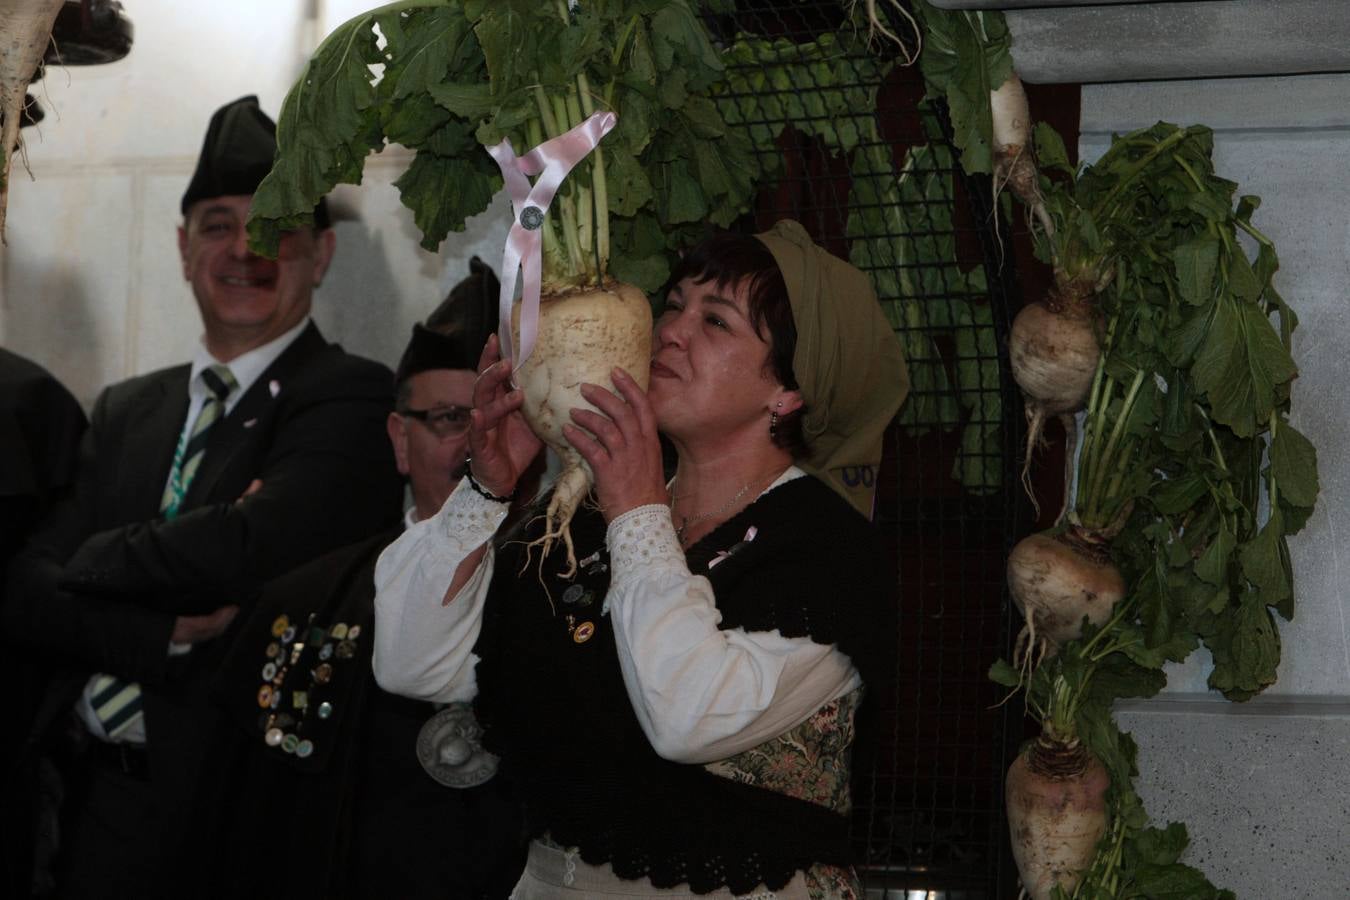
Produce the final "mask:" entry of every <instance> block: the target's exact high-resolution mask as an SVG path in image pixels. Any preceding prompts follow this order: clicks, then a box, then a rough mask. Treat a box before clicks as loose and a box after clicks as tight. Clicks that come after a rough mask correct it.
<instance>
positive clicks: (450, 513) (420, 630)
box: [374, 479, 509, 703]
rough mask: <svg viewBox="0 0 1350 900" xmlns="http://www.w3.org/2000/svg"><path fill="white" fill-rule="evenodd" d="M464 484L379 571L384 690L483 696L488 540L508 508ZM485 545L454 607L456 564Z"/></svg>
mask: <svg viewBox="0 0 1350 900" xmlns="http://www.w3.org/2000/svg"><path fill="white" fill-rule="evenodd" d="M467 481H468V479H463V480H461V481H460V483H459V486H458V487H456V488H455V490H454V491H453V492H452V493H451V494H450V497H449V498H448V499H447V500H446V501H445V505H444V506H443V507H441V510H440V511H439V512H438V513H436V515H435V516H432V517H431V518H430V519H427V520H425V521H423V522H418V523H417V524H415V525H413V526H412V527H411V528H409V529H407V530H406V531H404V532H403V534H402V535H401V536H400V537H399V539H398V540H396V541H394V543H392V544H390V545H389V546H388V547H386V548H385V550H384V552H383V553H381V554H380V558H379V560H378V561H377V562H376V564H375V647H374V668H375V681H376V682H377V683H378V684H379V685H380V687H382V688H384V689H385V690H386V691H389V692H390V693H394V694H402V695H403V696H406V697H413V698H415V699H418V700H429V701H432V702H435V703H450V702H454V701H465V702H467V701H469V700H472V699H473V698H474V696H475V695H476V694H477V693H478V685H477V682H476V680H475V678H474V666H475V665H476V664H477V662H478V658H477V656H475V655H474V653H473V646H474V644H475V643H476V642H477V640H478V633H479V630H480V629H481V627H482V622H483V604H484V602H485V601H486V599H487V592H488V585H489V583H490V582H491V580H492V566H493V551H492V546H491V543H490V540H491V538H492V535H493V534H494V533H496V531H497V528H498V527H499V526H500V525H501V523H502V521H503V520H504V519H505V518H506V514H507V511H508V509H509V507H508V506H507V504H505V503H495V502H493V501H491V500H488V499H487V498H486V497H483V496H481V495H480V494H478V493H477V492H476V491H474V490H473V489H471V488H470V487H469V486H468V483H467ZM484 543H487V544H488V549H487V552H486V553H485V554H484V556H483V560H482V562H481V563H480V564H479V566H478V568H477V569H476V570H475V571H474V573H473V575H472V576H470V578H469V580H468V582H466V583H465V584H464V586H463V587H461V588H460V590H459V592H458V593H457V594H455V596H454V598H453V599H452V600H451V602H450V603H449V604H445V603H443V602H442V601H443V600H444V599H445V593H446V591H447V590H448V589H449V587H450V583H451V582H452V581H453V580H454V577H455V570H456V569H457V568H458V567H459V564H460V563H461V562H462V561H463V560H464V558H465V557H467V556H468V555H469V554H471V553H473V551H474V550H476V549H478V548H479V547H481V546H482V545H483V544H484Z"/></svg>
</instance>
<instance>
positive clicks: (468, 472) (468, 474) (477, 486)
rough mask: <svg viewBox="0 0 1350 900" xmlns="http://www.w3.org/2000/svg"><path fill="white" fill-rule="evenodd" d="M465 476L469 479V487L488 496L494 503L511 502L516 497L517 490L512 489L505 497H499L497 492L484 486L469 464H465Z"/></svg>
mask: <svg viewBox="0 0 1350 900" xmlns="http://www.w3.org/2000/svg"><path fill="white" fill-rule="evenodd" d="M464 477H465V478H466V479H467V480H468V482H469V487H471V488H473V489H474V491H475V492H477V494H478V496H480V497H486V498H487V499H489V500H491V501H492V502H493V503H510V502H511V501H512V500H515V499H516V492H515V491H512V492H511V493H509V494H507V495H506V496H505V497H498V496H497V495H496V494H494V493H492V492H491V491H489V490H488V489H487V488H485V487H483V486H482V485H481V484H479V483H478V479H476V478H474V477H473V470H472V469H470V468H469V467H468V465H467V464H466V465H465V466H464Z"/></svg>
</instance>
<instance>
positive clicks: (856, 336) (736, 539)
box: [375, 222, 907, 900]
mask: <svg viewBox="0 0 1350 900" xmlns="http://www.w3.org/2000/svg"><path fill="white" fill-rule="evenodd" d="M670 284H671V287H670V289H669V291H668V296H667V305H666V309H665V312H664V313H663V314H662V315H661V317H660V318H659V319H658V320H657V323H656V328H655V333H654V347H653V357H652V362H651V370H650V386H649V388H648V390H647V391H646V392H644V391H643V390H642V389H641V388H640V387H639V386H638V384H637V382H636V381H634V379H633V378H632V377H630V376H629V375H628V373H626V372H623V371H622V370H619V369H616V370H615V371H614V372H613V375H612V383H613V388H614V390H612V391H611V390H608V389H606V388H604V387H600V386H596V385H591V386H587V387H585V388H583V391H582V393H583V396H584V397H585V398H586V400H587V401H588V402H589V403H590V404H592V405H593V406H594V407H595V410H583V409H576V410H572V412H571V418H572V421H573V424H572V425H571V426H569V427H568V428H567V430H566V435H567V439H568V440H569V441H570V442H571V443H572V445H573V446H575V447H576V449H577V450H578V451H579V452H580V454H581V456H582V457H583V458H584V459H585V460H586V462H587V464H588V466H589V467H590V469H591V470H592V472H593V473H594V490H593V492H592V495H591V501H592V502H589V503H587V504H584V505H583V507H582V509H581V510H580V511H579V512H578V513H577V514H576V517H575V518H574V519H573V520H572V522H571V536H572V541H573V549H574V551H575V561H576V572H575V575H574V576H571V577H566V573H567V572H568V569H569V565H568V560H567V552H566V549H565V548H563V547H561V546H555V547H554V548H553V549H552V550H551V552H550V553H549V555H547V556H545V557H544V558H543V560H542V562H541V561H540V559H539V558H538V556H539V554H538V553H535V554H534V557H533V558H530V552H529V544H530V542H531V540H532V539H533V538H536V537H537V536H538V534H537V532H538V531H539V529H540V526H539V524H537V523H535V522H534V521H533V520H532V519H531V518H529V517H526V518H525V519H524V520H523V522H522V525H521V526H519V527H518V528H515V529H508V530H506V531H504V532H503V533H500V534H497V533H496V532H497V529H498V527H499V526H500V525H501V523H502V521H503V520H504V519H505V517H506V513H507V510H508V501H509V499H510V498H511V497H512V495H513V493H514V491H515V489H516V482H517V479H518V478H519V476H520V473H522V472H523V471H524V470H525V468H526V467H527V466H528V464H529V462H530V461H531V460H532V459H533V458H534V457H535V456H536V455H537V453H538V452H539V450H540V448H541V444H540V441H539V439H538V438H537V437H535V435H534V434H533V433H532V432H531V431H530V429H529V427H528V426H527V425H526V423H525V420H524V418H523V417H522V415H521V413H520V406H521V403H522V398H521V391H520V390H515V389H512V387H511V383H510V374H511V371H510V366H509V363H508V362H507V361H501V360H499V359H498V358H497V356H498V351H497V342H496V339H495V338H493V339H492V340H490V341H489V342H488V345H487V347H486V348H485V350H484V353H483V358H482V361H481V365H480V372H481V374H480V376H479V379H478V383H477V385H476V388H475V396H474V407H475V408H474V412H473V425H472V430H471V433H470V448H471V454H472V461H471V465H470V475H469V477H468V478H466V479H464V481H463V482H462V483H461V485H460V487H459V488H458V489H457V490H456V491H455V493H454V494H453V495H452V496H451V497H450V499H449V500H448V501H447V502H446V505H445V507H444V508H443V509H442V510H441V512H440V513H439V514H438V515H437V516H436V517H435V518H433V519H431V520H429V521H427V522H425V523H421V524H420V525H419V526H417V527H416V528H413V529H410V530H409V531H408V532H407V533H405V535H404V537H403V538H402V539H401V540H400V541H398V542H397V543H395V544H394V545H392V546H391V547H390V548H389V549H388V550H387V551H386V552H385V554H384V555H383V556H382V557H381V559H380V563H379V566H378V568H377V572H376V583H377V586H378V595H377V599H376V615H377V618H378V619H379V623H378V624H379V627H377V628H376V629H375V634H376V642H377V643H376V656H375V669H376V677H377V679H378V680H379V681H380V682H381V684H382V685H384V686H385V687H386V688H387V689H389V690H392V691H395V692H397V693H403V694H408V695H411V696H415V697H419V698H422V699H427V700H433V701H437V702H445V703H448V702H452V701H472V702H473V703H474V704H475V709H476V711H477V713H478V718H479V721H480V723H481V725H482V726H483V729H484V736H483V743H484V745H485V746H486V748H487V749H489V750H491V751H492V752H494V753H496V754H497V755H499V756H500V757H501V760H502V761H501V767H502V771H503V772H504V773H506V774H507V775H508V777H512V778H514V779H515V780H516V781H517V782H518V783H519V784H520V786H521V787H522V789H523V793H524V795H525V797H526V799H527V813H528V822H529V827H530V832H531V836H532V837H533V838H534V843H533V844H532V847H531V854H530V861H529V864H528V866H527V869H526V872H525V874H524V876H522V879H521V882H520V884H519V885H518V886H517V888H516V892H515V894H514V896H516V897H519V898H522V900H523V898H534V897H554V896H564V897H565V896H576V897H582V896H596V895H604V896H608V897H647V896H680V895H689V894H699V895H711V896H737V895H743V894H754V895H756V896H778V897H855V896H861V888H860V886H859V884H858V882H857V879H856V877H855V876H854V875H853V874H852V871H851V869H850V868H849V865H848V863H849V848H848V841H847V832H848V825H847V813H848V811H849V802H850V801H849V789H848V780H849V772H850V756H851V748H852V743H853V737H854V733H855V724H856V722H855V718H856V717H857V714H858V712H859V710H860V709H862V708H864V706H863V703H862V701H863V698H864V696H865V695H866V694H867V693H868V691H867V686H869V685H874V686H879V685H880V684H881V683H884V681H885V680H886V679H887V678H888V675H889V670H888V664H887V656H888V652H889V651H890V650H891V649H892V641H893V637H892V636H893V631H892V629H890V627H889V626H888V624H887V623H888V621H889V615H890V613H891V611H892V597H893V595H892V592H891V584H892V581H893V579H892V577H891V576H890V574H889V572H888V570H887V567H886V565H885V563H884V558H883V553H882V551H881V549H880V546H879V542H878V540H877V538H876V536H875V534H874V533H873V530H872V528H871V527H870V525H869V524H868V523H867V521H866V518H865V517H864V516H865V514H870V511H871V496H872V487H873V483H874V474H875V470H876V466H877V464H878V462H879V461H880V455H881V436H882V433H883V431H884V429H885V427H886V425H887V423H888V422H889V421H890V419H891V418H892V416H893V415H894V414H895V412H896V410H897V408H898V407H899V405H900V403H901V401H902V399H903V397H904V394H905V391H906V386H907V378H906V374H905V367H904V362H903V360H902V358H901V355H900V348H899V344H898V342H897V341H896V340H895V337H894V335H893V334H892V332H891V330H890V327H889V325H888V323H887V322H886V320H885V318H884V316H883V315H882V313H881V311H880V309H879V307H878V305H877V303H876V299H875V297H874V295H873V292H872V289H871V287H870V285H869V284H868V282H867V279H866V278H865V277H864V276H863V275H862V273H860V272H859V271H858V270H856V269H854V268H853V267H852V266H849V265H848V264H847V263H845V262H843V261H842V260H839V259H837V258H836V257H834V256H831V255H830V254H828V253H826V252H825V251H824V250H822V249H821V248H820V247H818V246H816V245H815V244H814V243H812V242H811V240H810V238H809V237H807V235H806V233H805V231H804V230H803V229H802V228H801V227H800V226H799V225H797V224H796V223H795V222H780V223H779V224H778V225H777V226H775V228H774V229H773V230H771V231H769V232H767V233H765V234H762V235H758V236H756V237H753V238H752V237H746V236H737V235H721V236H718V237H714V238H711V239H709V240H708V241H706V242H704V243H703V244H701V245H700V246H698V247H696V248H695V249H694V250H692V251H691V252H690V253H688V254H687V255H686V256H685V257H684V258H683V259H682V260H681V262H680V264H679V266H678V267H677V269H676V271H675V273H674V274H673V275H672V278H671V282H670ZM596 410H598V411H596ZM658 432H660V433H661V434H664V435H665V436H666V437H667V438H668V439H669V441H670V443H671V444H672V445H673V447H674V448H675V451H676V456H677V460H678V462H677V465H676V469H675V475H674V477H673V478H671V479H670V480H669V482H667V480H666V478H665V475H664V471H663V466H662V453H661V445H660V443H659V439H658ZM770 892H771V893H770Z"/></svg>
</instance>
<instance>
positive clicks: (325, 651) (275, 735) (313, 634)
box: [258, 613, 361, 759]
mask: <svg viewBox="0 0 1350 900" xmlns="http://www.w3.org/2000/svg"><path fill="white" fill-rule="evenodd" d="M314 619H315V613H310V614H309V619H308V621H307V622H306V624H305V626H304V630H301V629H300V628H297V627H296V626H295V625H293V624H291V620H290V619H289V618H288V617H287V616H286V615H284V614H283V615H280V616H277V617H276V619H275V620H274V621H273V622H272V637H273V638H274V640H273V641H272V642H271V643H269V644H268V645H267V650H266V654H267V655H266V659H267V662H265V663H264V664H263V667H262V680H263V683H262V686H261V687H259V688H258V705H259V706H260V707H262V708H263V710H264V712H263V713H262V714H261V715H260V716H259V718H258V726H259V730H260V731H262V733H263V742H264V743H265V744H267V746H269V747H279V748H281V750H282V751H283V752H285V753H293V754H295V755H296V756H298V757H300V758H301V759H303V758H305V757H307V756H309V755H310V754H311V753H313V752H314V742H313V741H312V740H310V739H309V738H308V737H306V736H305V730H306V729H305V725H306V723H307V722H309V721H310V719H309V716H310V713H311V712H313V714H314V715H315V716H317V717H318V718H320V719H327V718H328V717H329V716H331V715H332V714H333V704H332V703H331V702H330V701H328V700H324V699H322V698H321V696H320V695H321V693H322V691H323V690H324V686H325V685H327V684H328V683H329V682H330V681H332V680H333V666H334V664H336V663H337V662H340V661H342V660H348V659H351V658H352V657H353V656H355V655H356V640H357V638H359V637H360V636H361V626H360V625H352V626H351V627H350V628H349V627H347V625H346V623H343V622H338V623H336V624H335V625H333V626H332V627H331V628H329V629H328V630H326V631H325V630H324V629H323V628H321V627H318V626H316V625H314ZM306 648H308V649H309V662H310V663H311V664H313V668H311V669H310V670H309V681H308V682H307V683H306V684H305V687H304V689H303V690H291V691H290V692H289V694H290V702H289V703H287V702H286V699H287V691H286V690H285V688H284V687H283V685H284V684H285V682H286V675H287V673H288V672H290V671H291V670H292V669H299V668H300V661H301V659H302V658H303V657H305V656H306V653H305V651H306Z"/></svg>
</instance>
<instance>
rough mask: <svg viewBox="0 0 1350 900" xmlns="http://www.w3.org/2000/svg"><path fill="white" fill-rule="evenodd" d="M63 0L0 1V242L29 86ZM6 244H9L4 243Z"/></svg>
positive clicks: (20, 142) (20, 138)
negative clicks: (0, 168)
mask: <svg viewBox="0 0 1350 900" xmlns="http://www.w3.org/2000/svg"><path fill="white" fill-rule="evenodd" d="M62 2H63V0H3V2H0V23H3V27H2V28H0V118H2V119H3V120H4V126H3V131H2V132H0V140H3V141H4V153H5V164H4V172H3V174H0V240H4V236H5V210H6V208H7V207H8V206H9V179H10V170H11V167H12V163H13V157H14V154H15V152H17V151H19V150H21V149H22V147H23V138H22V137H21V136H20V134H19V126H20V125H21V122H22V119H23V104H24V98H25V96H26V93H27V90H28V85H29V83H30V82H31V81H32V80H33V76H34V75H35V74H37V70H38V66H39V65H41V63H42V56H43V54H44V53H45V52H46V51H47V45H48V44H49V43H50V42H51V36H52V23H53V22H55V21H56V14H57V13H58V12H60V10H61V4H62ZM6 243H8V242H7V241H6Z"/></svg>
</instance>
